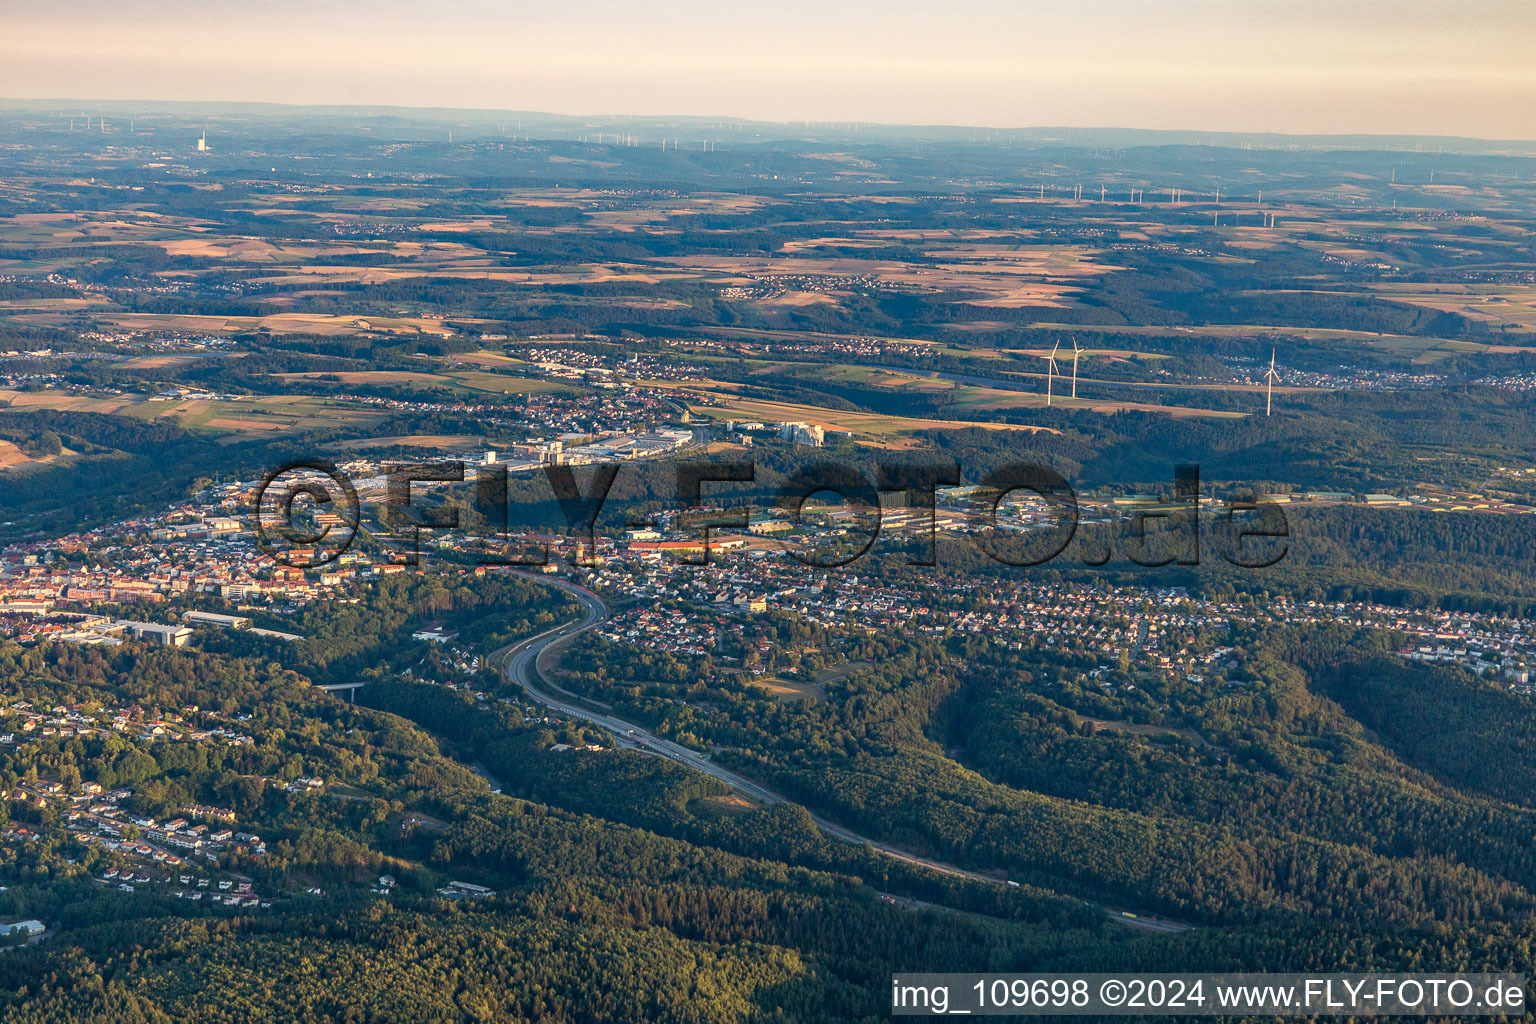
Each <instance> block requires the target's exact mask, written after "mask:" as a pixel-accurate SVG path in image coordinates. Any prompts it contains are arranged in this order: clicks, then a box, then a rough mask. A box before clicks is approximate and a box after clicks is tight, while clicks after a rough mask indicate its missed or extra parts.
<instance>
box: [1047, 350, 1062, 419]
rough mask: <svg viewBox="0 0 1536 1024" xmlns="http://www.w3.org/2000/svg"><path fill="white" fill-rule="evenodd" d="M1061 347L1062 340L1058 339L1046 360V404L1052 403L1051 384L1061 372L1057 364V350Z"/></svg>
mask: <svg viewBox="0 0 1536 1024" xmlns="http://www.w3.org/2000/svg"><path fill="white" fill-rule="evenodd" d="M1059 348H1061V342H1060V341H1059V340H1058V341H1057V342H1056V344H1055V345H1053V346H1051V354H1050V357H1049V358H1048V359H1047V360H1046V363H1045V404H1046V405H1050V404H1051V384H1052V383H1053V382H1054V381H1055V379H1056V375H1057V374H1058V373H1060V372H1061V367H1059V366H1057V365H1056V350H1057V349H1059Z"/></svg>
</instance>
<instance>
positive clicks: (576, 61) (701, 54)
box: [0, 0, 1536, 139]
mask: <svg viewBox="0 0 1536 1024" xmlns="http://www.w3.org/2000/svg"><path fill="white" fill-rule="evenodd" d="M3 8H4V10H5V12H6V13H5V14H4V20H5V31H4V32H3V33H0V95H5V96H10V97H79V98H102V99H185V100H199V99H205V100H270V101H277V102H288V103H364V104H401V105H407V106H461V107H494V108H502V109H524V110H546V111H553V112H557V113H569V114H580V113H610V114H723V115H738V116H743V117H754V118H764V119H770V120H802V119H810V120H823V121H844V120H861V121H887V122H905V123H923V124H934V123H943V124H980V125H996V126H1003V127H1020V126H1028V125H1076V126H1117V127H1145V128H1200V129H1220V130H1234V131H1290V132H1354V131H1361V132H1409V133H1434V134H1456V135H1475V136H1484V137H1495V138H1520V139H1536V0H1056V2H1053V3H1050V4H1044V3H1038V2H1035V0H928V2H921V3H919V2H913V0H816V2H810V0H772V2H764V0H752V2H745V0H734V2H733V0H714V2H702V0H697V2H696V0H627V2H609V0H565V2H547V0H535V2H502V3H492V2H486V0H468V2H461V3H443V2H440V0H414V2H409V3H407V2H400V0H304V2H292V0H277V2H246V3H229V2H223V0H201V2H196V3H193V2H186V0H154V2H147V0H111V2H102V0H88V2H79V3H71V2H68V0H49V2H46V3H43V2H36V0H4V4H3Z"/></svg>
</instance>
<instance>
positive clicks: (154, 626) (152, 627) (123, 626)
mask: <svg viewBox="0 0 1536 1024" xmlns="http://www.w3.org/2000/svg"><path fill="white" fill-rule="evenodd" d="M112 630H113V631H114V632H122V633H127V634H128V635H130V636H132V637H133V638H134V639H135V640H152V641H154V642H156V643H159V644H164V645H165V646H166V647H185V646H186V643H187V640H188V639H190V638H191V636H192V630H191V629H190V628H188V627H187V626H168V625H166V624H165V623H163V622H134V621H133V620H131V619H122V620H120V621H118V622H114V623H113V624H112Z"/></svg>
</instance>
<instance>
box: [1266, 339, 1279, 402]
mask: <svg viewBox="0 0 1536 1024" xmlns="http://www.w3.org/2000/svg"><path fill="white" fill-rule="evenodd" d="M1279 379H1280V375H1279V374H1278V373H1276V372H1275V350H1274V349H1270V350H1269V372H1268V373H1266V374H1264V415H1265V416H1268V415H1269V410H1270V407H1271V404H1272V403H1273V401H1274V398H1275V381H1277V380H1279Z"/></svg>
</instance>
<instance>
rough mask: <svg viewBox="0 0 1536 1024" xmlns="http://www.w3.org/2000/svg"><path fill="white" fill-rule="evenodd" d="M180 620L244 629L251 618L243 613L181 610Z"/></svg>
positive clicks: (195, 623)
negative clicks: (230, 613)
mask: <svg viewBox="0 0 1536 1024" xmlns="http://www.w3.org/2000/svg"><path fill="white" fill-rule="evenodd" d="M181 620H182V621H183V622H190V623H193V624H194V625H198V626H223V627H224V628H225V629H245V628H247V627H248V626H250V624H251V620H250V619H248V618H246V617H245V616H244V615H224V614H222V613H220V612H197V611H193V612H182V613H181Z"/></svg>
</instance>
